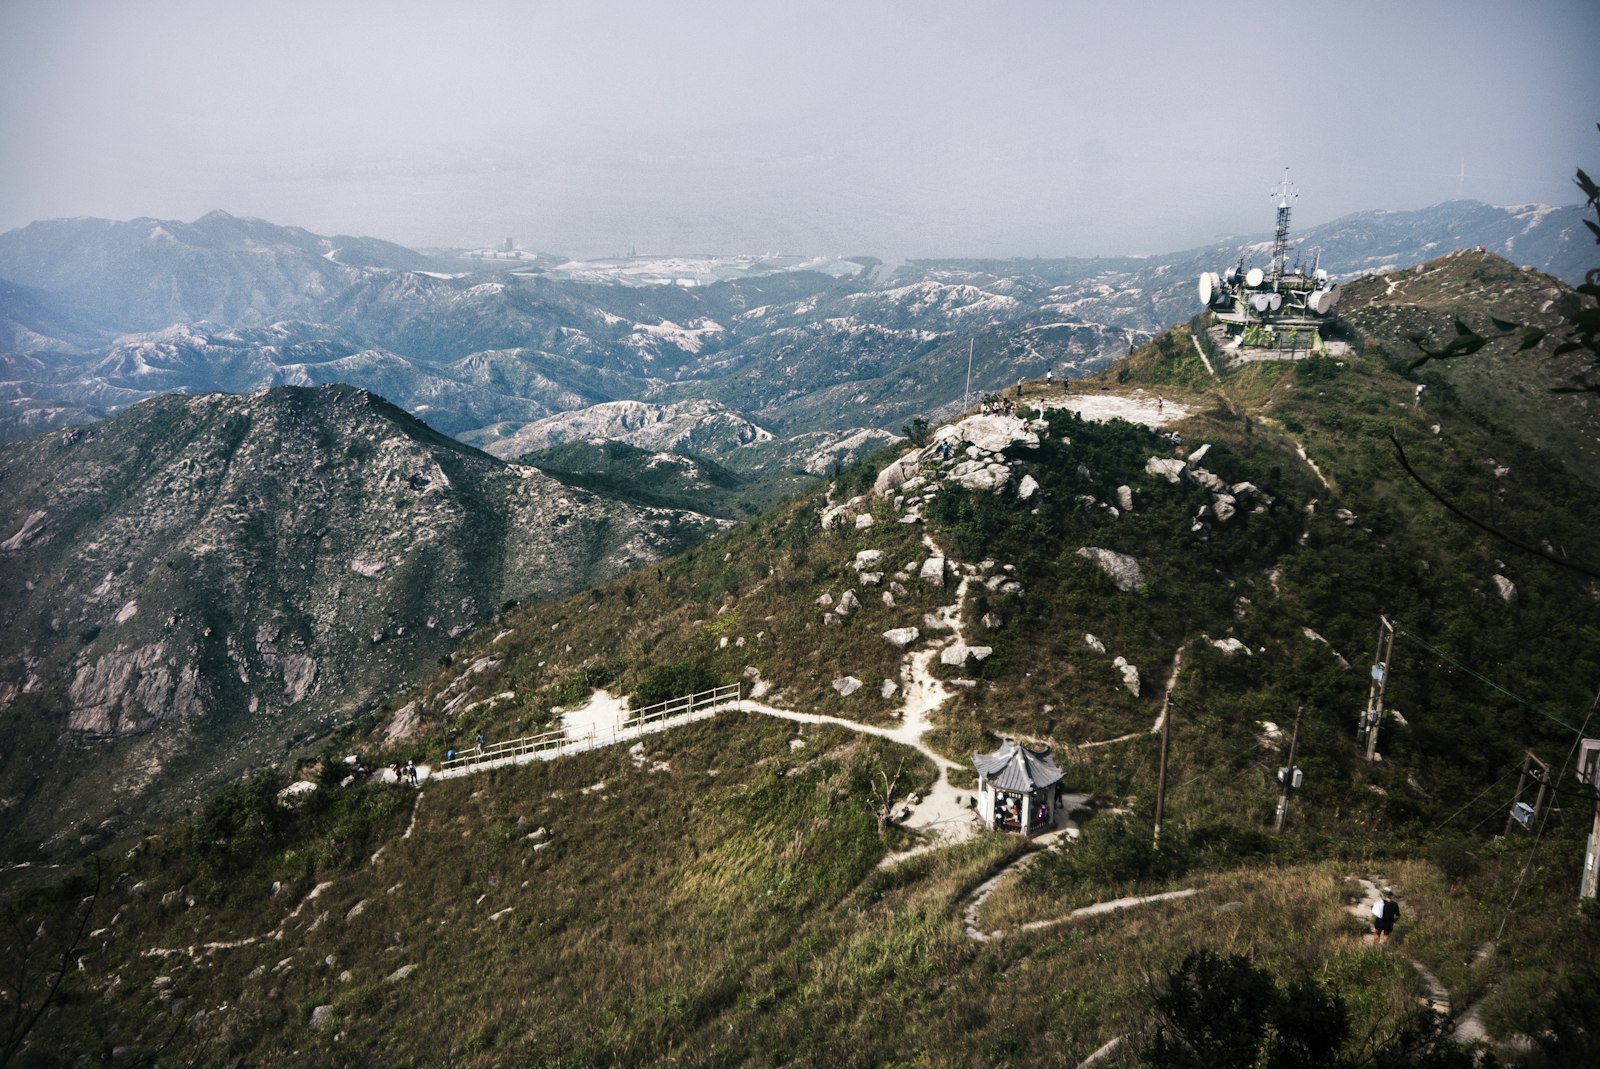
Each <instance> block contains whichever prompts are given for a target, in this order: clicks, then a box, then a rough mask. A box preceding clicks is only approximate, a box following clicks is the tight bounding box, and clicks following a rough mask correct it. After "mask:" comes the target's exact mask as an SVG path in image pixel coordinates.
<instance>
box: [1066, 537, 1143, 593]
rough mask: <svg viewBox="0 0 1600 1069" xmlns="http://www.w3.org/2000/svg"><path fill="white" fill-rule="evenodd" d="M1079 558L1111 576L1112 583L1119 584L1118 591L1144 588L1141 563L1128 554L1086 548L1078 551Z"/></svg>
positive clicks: (1091, 547) (1111, 550) (1090, 547)
mask: <svg viewBox="0 0 1600 1069" xmlns="http://www.w3.org/2000/svg"><path fill="white" fill-rule="evenodd" d="M1078 556H1080V557H1083V558H1084V559H1085V560H1088V561H1092V562H1093V563H1094V564H1095V565H1096V566H1098V567H1099V569H1100V570H1101V571H1103V572H1105V573H1106V574H1107V575H1108V576H1110V577H1111V581H1112V582H1113V583H1115V584H1117V589H1118V590H1121V591H1123V592H1124V593H1126V592H1128V591H1131V590H1140V589H1143V587H1144V572H1143V571H1142V570H1141V569H1140V568H1139V562H1138V561H1136V560H1134V559H1133V558H1132V557H1130V556H1128V555H1127V554H1126V553H1118V552H1117V551H1116V550H1114V549H1100V548H1098V547H1095V546H1084V547H1083V548H1082V549H1080V550H1078Z"/></svg>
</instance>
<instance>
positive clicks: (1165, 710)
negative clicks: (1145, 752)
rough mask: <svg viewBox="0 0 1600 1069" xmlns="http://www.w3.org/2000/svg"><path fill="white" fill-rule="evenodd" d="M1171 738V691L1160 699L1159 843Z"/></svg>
mask: <svg viewBox="0 0 1600 1069" xmlns="http://www.w3.org/2000/svg"><path fill="white" fill-rule="evenodd" d="M1171 738H1172V691H1170V690H1169V691H1167V694H1166V697H1164V698H1162V699H1161V772H1160V774H1159V775H1158V776H1157V777H1156V834H1155V843H1156V844H1157V845H1160V843H1161V818H1162V817H1163V816H1164V815H1165V814H1166V811H1167V743H1168V741H1169V740H1170V739H1171Z"/></svg>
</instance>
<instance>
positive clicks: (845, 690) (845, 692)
mask: <svg viewBox="0 0 1600 1069" xmlns="http://www.w3.org/2000/svg"><path fill="white" fill-rule="evenodd" d="M833 689H834V690H836V691H838V692H839V695H840V696H841V697H846V698H848V697H849V696H850V695H852V694H854V693H855V692H856V691H858V690H860V689H861V680H859V679H857V678H856V677H855V676H845V677H843V678H841V679H835V680H834V681H833Z"/></svg>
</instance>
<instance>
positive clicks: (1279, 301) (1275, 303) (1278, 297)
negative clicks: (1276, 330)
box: [1267, 293, 1283, 312]
mask: <svg viewBox="0 0 1600 1069" xmlns="http://www.w3.org/2000/svg"><path fill="white" fill-rule="evenodd" d="M1267 307H1268V308H1270V309H1271V310H1272V311H1274V312H1276V311H1277V310H1278V309H1279V308H1282V307H1283V294H1281V293H1274V294H1272V295H1270V296H1269V297H1268V298H1267Z"/></svg>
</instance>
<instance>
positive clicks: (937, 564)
mask: <svg viewBox="0 0 1600 1069" xmlns="http://www.w3.org/2000/svg"><path fill="white" fill-rule="evenodd" d="M917 574H918V577H919V578H921V580H922V581H923V582H924V583H928V584H930V585H932V586H944V558H943V557H929V558H928V559H927V560H925V561H923V562H922V571H920V572H919V573H917Z"/></svg>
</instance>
